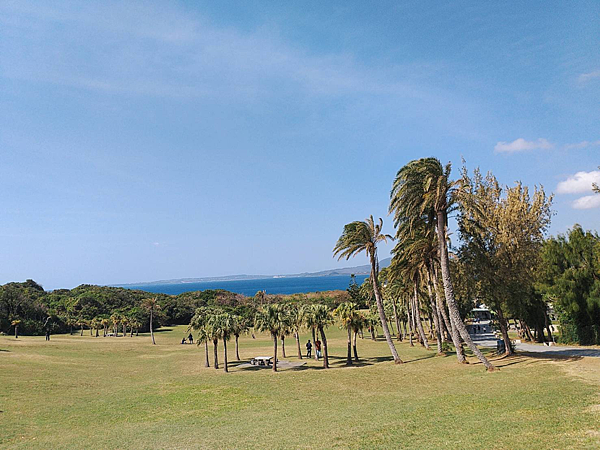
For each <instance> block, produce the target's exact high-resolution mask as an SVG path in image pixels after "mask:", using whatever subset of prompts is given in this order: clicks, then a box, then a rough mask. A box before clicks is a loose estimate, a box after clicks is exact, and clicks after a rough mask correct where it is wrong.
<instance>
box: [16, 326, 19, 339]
mask: <svg viewBox="0 0 600 450" xmlns="http://www.w3.org/2000/svg"><path fill="white" fill-rule="evenodd" d="M15 339H19V325H15Z"/></svg>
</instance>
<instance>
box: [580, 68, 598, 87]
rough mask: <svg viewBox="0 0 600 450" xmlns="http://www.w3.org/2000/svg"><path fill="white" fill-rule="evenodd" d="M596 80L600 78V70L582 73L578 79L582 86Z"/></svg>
mask: <svg viewBox="0 0 600 450" xmlns="http://www.w3.org/2000/svg"><path fill="white" fill-rule="evenodd" d="M594 78H600V70H594V71H593V72H588V73H582V74H581V75H579V76H578V77H577V82H579V83H580V84H584V83H587V82H588V81H590V80H593V79H594Z"/></svg>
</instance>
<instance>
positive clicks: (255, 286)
mask: <svg viewBox="0 0 600 450" xmlns="http://www.w3.org/2000/svg"><path fill="white" fill-rule="evenodd" d="M365 278H367V275H357V276H356V282H357V283H358V285H360V284H361V283H362V282H363V281H364V280H365ZM349 284H350V275H338V276H333V277H298V278H265V279H262V280H236V281H206V282H202V283H179V284H154V285H150V286H148V285H142V286H132V285H128V286H125V287H126V288H127V289H140V290H142V291H147V292H154V293H160V294H171V295H177V294H181V293H182V292H189V291H205V290H207V289H225V290H227V291H231V292H236V293H238V294H244V295H247V296H252V295H254V294H256V293H257V292H258V291H262V290H265V291H267V294H299V293H306V292H317V291H333V290H336V289H337V290H346V289H347V288H348V285H349Z"/></svg>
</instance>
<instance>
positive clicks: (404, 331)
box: [402, 320, 406, 340]
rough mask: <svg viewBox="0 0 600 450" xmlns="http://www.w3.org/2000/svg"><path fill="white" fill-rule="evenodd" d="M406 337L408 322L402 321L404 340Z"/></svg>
mask: <svg viewBox="0 0 600 450" xmlns="http://www.w3.org/2000/svg"><path fill="white" fill-rule="evenodd" d="M404 339H406V322H405V321H404V320H403V321H402V340H404Z"/></svg>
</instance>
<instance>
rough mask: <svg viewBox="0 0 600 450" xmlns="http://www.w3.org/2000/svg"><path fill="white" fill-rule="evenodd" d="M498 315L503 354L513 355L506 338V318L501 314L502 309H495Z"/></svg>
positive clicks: (508, 338)
mask: <svg viewBox="0 0 600 450" xmlns="http://www.w3.org/2000/svg"><path fill="white" fill-rule="evenodd" d="M496 312H497V313H498V324H499V325H500V331H501V332H502V340H503V341H504V354H505V355H506V356H510V355H512V354H513V351H512V348H511V347H510V337H509V336H508V324H507V323H506V318H505V317H504V313H503V312H502V308H500V307H498V308H496Z"/></svg>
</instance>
